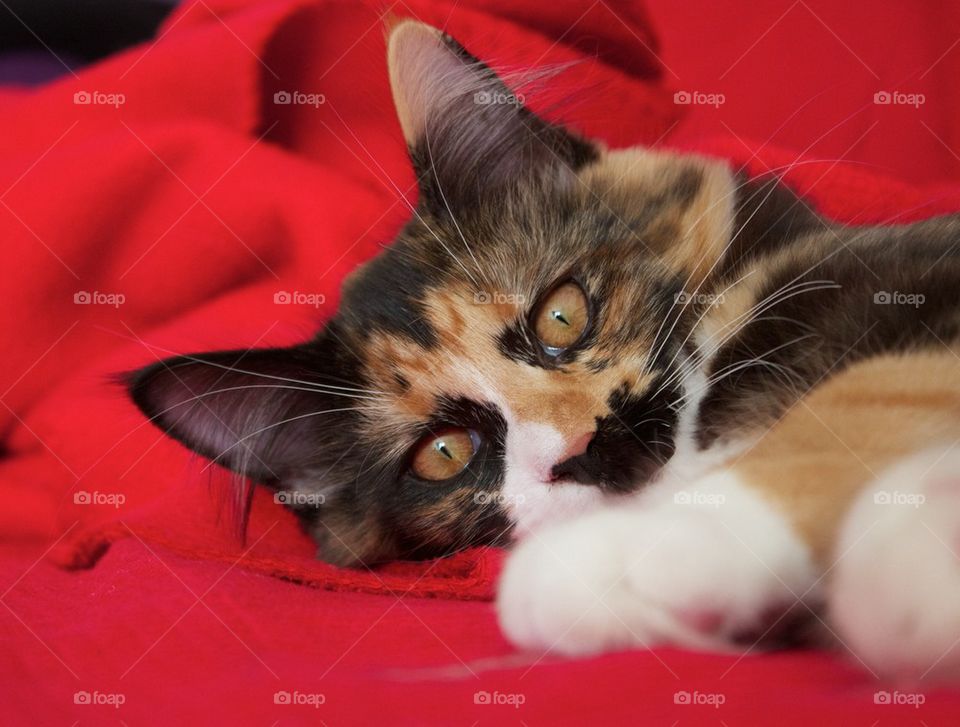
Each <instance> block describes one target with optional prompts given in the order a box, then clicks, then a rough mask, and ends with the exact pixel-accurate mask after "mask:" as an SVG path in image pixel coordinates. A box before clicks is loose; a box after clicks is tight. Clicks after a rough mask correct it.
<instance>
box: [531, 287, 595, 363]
mask: <svg viewBox="0 0 960 727" xmlns="http://www.w3.org/2000/svg"><path fill="white" fill-rule="evenodd" d="M589 318H590V304H589V302H588V301H587V296H586V295H585V294H584V292H583V288H581V287H580V286H579V285H577V284H576V283H575V282H573V281H572V280H571V281H568V282H566V283H563V284H561V285H558V286H557V287H556V288H554V289H553V290H551V291H550V292H549V293H547V295H546V296H545V297H544V298H543V299H542V300H541V301H540V303H539V304H538V305H537V307H536V309H535V310H534V312H533V317H532V318H531V323H532V325H533V330H534V332H535V333H536V334H537V338H539V339H540V343H541V344H542V345H543V349H544V351H546V352H547V353H548V354H550V355H551V356H557V355H559V354H560V353H562V352H563V351H564V350H566V349H567V348H570V346H572V345H573V344H575V343H576V342H577V341H579V340H580V338H581V337H582V336H583V334H584V332H585V331H586V329H587V322H588V320H589Z"/></svg>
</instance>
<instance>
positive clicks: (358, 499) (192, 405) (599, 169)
mask: <svg viewBox="0 0 960 727" xmlns="http://www.w3.org/2000/svg"><path fill="white" fill-rule="evenodd" d="M389 66H390V74H391V83H392V87H393V91H394V97H395V101H396V106H397V111H398V115H399V118H400V122H401V126H402V128H403V132H404V135H405V138H406V141H407V144H408V146H409V149H410V155H411V158H412V160H413V163H414V167H415V170H416V172H417V176H418V181H419V187H420V195H419V202H418V204H417V207H416V209H415V210H414V215H413V218H412V219H411V220H410V222H409V223H408V224H407V225H406V226H405V227H404V229H403V230H402V231H401V232H400V234H399V237H398V238H397V240H396V241H395V242H394V243H393V245H392V246H390V247H389V248H388V249H386V250H385V251H384V252H383V253H382V254H381V255H380V256H379V257H377V258H375V259H374V260H371V261H370V262H369V263H367V264H366V265H365V266H363V267H362V268H361V269H360V270H358V271H357V272H356V273H354V274H353V275H352V276H351V277H350V278H349V279H348V281H347V282H346V284H345V287H344V295H343V299H342V302H341V306H340V309H339V311H338V313H337V314H336V316H335V317H334V318H333V319H332V320H331V321H330V322H329V323H328V324H327V326H326V328H325V329H324V330H323V331H322V332H321V333H320V334H319V335H318V336H317V338H316V339H314V340H312V341H309V342H307V343H304V344H303V345H300V346H297V347H295V348H292V349H272V350H253V351H235V352H225V353H205V354H199V355H197V356H181V357H176V358H174V359H170V360H168V361H165V362H162V363H160V364H156V365H154V366H150V367H149V368H147V369H144V370H143V371H140V372H138V373H137V374H135V375H134V376H133V377H132V378H131V381H130V391H131V394H132V396H133V398H134V400H135V401H136V402H137V404H138V405H139V406H140V407H141V408H142V409H143V410H144V412H146V414H147V415H148V416H150V417H151V418H153V419H154V421H155V422H157V423H158V424H159V425H160V426H162V427H163V428H164V429H165V430H166V431H167V432H168V433H169V434H170V435H171V436H173V437H175V438H177V439H178V440H180V441H181V442H183V443H184V444H186V445H187V446H188V447H190V448H192V449H194V450H195V451H197V452H200V453H201V454H203V455H205V456H207V457H210V458H212V459H215V460H216V461H217V462H219V463H221V464H223V465H225V466H226V467H229V468H231V469H233V470H234V471H236V472H238V473H240V474H242V475H246V476H248V477H250V478H252V479H253V480H255V481H258V482H261V483H264V484H267V485H269V486H272V487H274V488H276V489H278V490H286V491H296V492H299V493H301V494H308V495H313V496H314V498H313V499H312V500H311V501H309V502H308V503H307V504H299V503H298V504H296V505H294V509H295V510H296V511H297V513H298V515H299V516H300V517H301V518H302V520H303V523H304V525H305V527H306V528H307V530H308V531H309V532H310V533H311V534H312V535H313V537H314V538H315V539H316V541H317V543H318V545H319V557H321V558H324V559H326V560H329V561H331V562H334V563H338V564H343V565H357V564H372V563H376V562H379V561H383V560H386V559H390V558H398V557H431V556H439V555H443V554H445V553H449V552H452V551H454V550H456V549H459V548H462V547H465V546H468V545H473V544H481V543H494V544H506V543H508V542H510V541H511V540H512V539H514V538H516V537H517V536H526V537H523V538H522V540H521V542H520V544H519V545H518V546H517V548H516V549H515V551H514V552H513V553H512V555H511V556H510V559H509V561H508V564H507V567H506V571H505V574H504V577H503V581H502V585H501V591H500V596H499V602H498V609H499V614H500V620H501V623H502V625H503V628H504V630H505V632H506V633H507V635H508V636H509V637H510V638H511V639H513V640H514V641H515V642H516V643H518V644H521V645H524V646H531V647H538V648H555V649H558V650H561V651H565V652H571V653H580V652H590V651H597V650H601V649H608V648H621V647H627V646H634V645H639V646H652V645H656V644H662V643H673V644H680V645H690V646H700V647H706V648H716V649H724V648H733V647H734V646H735V645H741V647H742V645H743V644H744V643H746V644H747V645H750V644H751V643H752V642H753V640H755V639H758V640H763V639H764V637H766V636H769V635H771V634H776V633H779V632H780V630H781V626H782V625H783V624H786V623H788V622H793V621H794V620H795V619H796V617H797V615H798V614H801V615H805V616H806V617H807V618H806V620H807V621H815V622H817V623H819V624H822V626H823V628H822V629H821V631H823V630H825V631H827V632H828V633H832V634H833V636H834V637H835V638H836V640H837V641H838V642H840V643H843V644H845V645H846V646H847V647H848V648H849V649H850V650H851V651H852V652H853V653H854V654H855V655H856V656H857V658H858V659H861V660H862V661H863V662H864V663H865V664H867V665H868V666H869V667H870V668H871V669H875V670H884V671H886V672H889V673H900V672H908V673H910V674H913V675H917V676H919V675H923V674H925V673H926V672H928V671H929V672H930V673H932V674H940V673H948V672H950V671H952V670H953V669H954V668H955V667H956V666H957V665H960V651H957V650H953V651H950V647H951V644H953V643H955V642H954V640H955V639H958V638H960V569H958V567H957V559H956V556H955V555H954V553H953V551H952V550H951V549H952V548H956V547H957V545H958V543H960V452H955V451H953V445H954V444H955V443H956V442H957V441H958V440H960V360H958V358H957V356H958V351H960V331H958V323H960V305H958V300H957V293H958V290H960V257H958V255H957V254H955V253H954V249H953V245H954V244H955V243H956V242H957V241H958V239H960V221H958V220H957V219H956V218H953V217H948V218H940V219H934V220H930V221H927V222H923V223H919V224H915V225H909V226H887V227H870V228H868V227H858V228H854V227H845V226H842V225H838V224H835V223H833V222H830V221H828V220H826V219H824V218H822V217H820V216H819V215H818V214H817V213H815V212H814V211H812V210H811V209H810V208H809V207H808V206H807V204H806V203H804V202H803V201H802V200H800V199H798V198H797V197H796V196H795V195H794V194H793V193H792V192H791V191H790V190H789V189H787V188H785V187H784V186H782V185H781V184H780V183H779V182H778V180H777V179H775V178H771V179H768V180H755V179H753V180H752V179H748V178H746V177H744V176H740V175H737V174H735V173H733V172H731V171H730V170H729V169H728V168H727V166H726V165H724V164H723V163H721V162H718V161H713V160H708V159H703V158H698V157H692V156H678V155H673V154H668V153H663V152H657V151H651V150H648V149H627V150H619V151H611V150H607V149H605V148H604V147H603V146H602V145H601V144H599V143H595V142H591V141H588V140H585V139H583V138H581V137H579V136H577V135H576V134H574V133H572V132H570V131H567V130H564V129H563V128H561V127H559V126H556V125H553V124H550V123H548V122H546V121H544V120H542V119H541V118H539V117H537V116H536V115H534V114H533V113H531V112H530V111H528V110H527V109H526V108H525V107H523V106H522V105H518V104H517V103H516V102H515V97H512V96H511V95H510V91H509V89H508V88H507V87H506V86H505V85H504V84H503V83H502V82H501V81H500V79H499V78H498V77H497V76H496V75H494V74H493V72H492V71H490V70H489V69H488V68H487V67H486V66H485V65H483V64H482V63H480V62H479V61H477V59H475V58H473V57H472V56H470V55H469V54H468V53H467V52H466V51H465V50H464V49H463V48H462V47H461V46H459V45H458V44H457V43H456V42H455V41H453V40H452V39H450V38H449V37H447V36H444V35H442V34H441V33H440V32H439V31H436V30H434V29H432V28H429V27H427V26H424V25H421V24H419V23H415V22H411V21H405V22H401V23H399V24H397V25H395V27H393V28H392V30H391V33H390V37H389ZM491 100H493V102H491ZM563 280H576V281H577V282H578V284H579V285H580V286H582V288H583V290H584V291H586V293H587V295H588V297H589V300H590V308H591V324H590V327H589V331H588V334H587V335H586V337H585V338H584V340H582V341H580V342H579V343H578V344H577V345H576V346H574V347H573V348H571V349H569V350H568V351H566V352H564V353H562V354H560V355H559V356H556V357H552V356H545V355H544V351H543V348H542V347H541V346H540V345H539V344H538V342H537V341H536V339H535V337H534V336H533V334H532V331H531V327H530V325H529V320H528V318H529V316H530V312H531V310H532V309H533V307H534V305H535V303H536V302H537V300H538V299H540V297H541V296H542V295H543V294H544V293H545V292H547V291H549V290H550V289H551V288H553V287H554V286H555V285H557V284H558V283H559V282H561V281H563ZM883 292H887V293H894V292H900V293H907V294H911V295H917V296H923V298H922V301H923V302H922V304H920V305H910V304H904V303H903V302H902V299H898V300H899V301H900V302H896V301H894V302H892V303H890V304H883V303H882V301H883V298H882V297H880V298H878V297H877V296H878V295H879V294H881V293H883ZM913 300H914V301H916V300H920V298H916V299H913ZM448 425H455V426H463V427H470V428H472V429H474V430H476V431H478V432H480V433H481V435H482V443H481V445H480V450H479V452H478V454H477V456H476V457H475V458H474V460H473V461H472V462H471V463H470V465H469V466H468V467H467V468H466V469H465V470H464V471H463V472H462V473H461V474H460V475H458V476H456V477H454V478H453V479H451V480H448V481H445V482H427V481H423V480H420V479H418V478H417V477H415V476H413V475H412V474H411V472H410V470H409V460H410V455H409V451H410V448H411V447H412V446H413V445H414V444H415V443H416V442H417V441H418V440H419V439H420V438H421V437H423V436H424V434H426V433H428V432H430V431H432V430H435V429H436V428H438V427H442V426H448ZM585 435H587V439H586V440H584V436H585ZM585 441H589V442H590V443H589V446H587V447H586V448H584V447H583V446H581V445H577V444H575V443H576V442H585ZM911 495H912V496H917V497H913V498H912V499H911V498H910V497H909V496H911ZM318 496H322V497H318ZM920 496H922V498H923V504H922V505H921V506H919V507H914V506H913V505H914V504H915V503H916V502H917V501H918V500H919V499H920ZM885 498H886V499H888V500H891V502H892V504H889V505H885V504H884V502H885ZM318 501H322V504H320V505H317V504H316V503H317V502H318Z"/></svg>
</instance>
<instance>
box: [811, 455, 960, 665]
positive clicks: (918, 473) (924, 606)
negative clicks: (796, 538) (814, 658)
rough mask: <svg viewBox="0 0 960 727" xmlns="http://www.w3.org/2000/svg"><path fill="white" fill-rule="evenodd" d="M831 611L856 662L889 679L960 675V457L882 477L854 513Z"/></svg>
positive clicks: (931, 460) (923, 458)
mask: <svg viewBox="0 0 960 727" xmlns="http://www.w3.org/2000/svg"><path fill="white" fill-rule="evenodd" d="M837 558H838V560H837V563H836V566H835V567H834V569H833V574H832V576H833V577H832V581H831V584H830V593H829V596H828V597H829V599H830V600H829V608H830V615H831V617H832V620H833V624H834V626H835V628H836V630H837V633H838V636H839V637H840V639H841V641H842V642H843V643H844V645H845V646H846V647H847V648H848V649H849V650H850V651H851V652H852V653H853V655H854V656H855V657H856V658H857V659H858V660H860V661H862V662H863V663H864V664H866V665H867V666H868V667H869V668H870V669H871V670H873V671H874V672H876V673H877V674H879V675H881V676H885V677H892V678H901V679H911V680H913V679H941V678H947V677H953V678H958V677H960V452H958V451H948V450H947V449H946V448H943V447H938V448H934V449H931V450H928V451H926V452H922V453H920V454H917V455H914V456H912V457H909V458H907V459H905V460H903V461H901V462H899V463H898V464H896V465H895V466H893V467H892V468H890V469H889V470H887V471H886V472H885V473H883V474H882V475H881V476H880V477H879V478H878V479H877V481H876V482H875V483H874V484H873V486H872V487H871V488H870V489H868V490H867V491H865V492H864V493H863V495H861V496H860V497H859V499H858V500H857V502H856V503H855V504H854V506H853V508H851V511H850V513H849V514H848V516H847V518H846V521H845V523H844V527H843V531H842V533H841V537H840V540H839V543H838V548H837Z"/></svg>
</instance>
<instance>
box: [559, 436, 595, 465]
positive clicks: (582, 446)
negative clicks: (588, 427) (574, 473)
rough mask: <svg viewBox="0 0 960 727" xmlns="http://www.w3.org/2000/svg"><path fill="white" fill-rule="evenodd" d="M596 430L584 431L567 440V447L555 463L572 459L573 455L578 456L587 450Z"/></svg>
mask: <svg viewBox="0 0 960 727" xmlns="http://www.w3.org/2000/svg"><path fill="white" fill-rule="evenodd" d="M594 434H596V432H584V433H583V434H580V435H578V436H576V437H574V438H572V439H570V440H569V441H568V442H567V448H566V450H564V452H563V454H561V455H560V458H559V459H558V460H557V462H556V464H560V463H561V462H566V461H567V460H568V459H573V458H574V457H579V456H580V455H581V454H583V453H584V452H586V451H587V447H589V446H590V442H591V441H592V440H593V435H594Z"/></svg>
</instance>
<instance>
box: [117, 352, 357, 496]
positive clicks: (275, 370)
mask: <svg viewBox="0 0 960 727" xmlns="http://www.w3.org/2000/svg"><path fill="white" fill-rule="evenodd" d="M127 386H128V390H129V392H130V396H131V397H132V399H133V401H134V402H135V403H136V404H137V406H139V407H140V409H141V410H142V411H143V412H144V413H145V414H146V415H147V416H148V417H149V418H150V419H151V421H153V423H154V424H156V425H157V426H158V427H160V428H161V429H163V430H164V431H166V432H167V434H169V435H170V436H171V437H173V438H174V439H176V440H178V441H179V442H181V443H183V444H184V445H186V446H187V447H189V448H190V449H192V450H194V451H195V452H198V453H199V454H202V455H203V456H204V457H207V458H208V459H211V460H213V461H214V462H216V463H218V464H220V465H222V466H224V467H226V468H228V469H231V470H233V471H234V472H237V473H239V474H242V475H244V476H247V477H250V478H252V479H254V480H257V481H261V482H278V481H282V480H285V479H288V478H291V477H296V476H298V474H299V473H300V472H302V471H306V470H308V469H310V467H311V466H312V464H313V462H314V459H315V457H316V456H317V453H318V451H321V449H322V446H323V443H324V440H325V438H326V437H325V436H324V432H325V431H329V428H330V427H332V426H333V427H336V426H337V421H336V418H337V417H338V416H339V417H343V416H345V414H346V413H347V412H344V411H341V412H338V411H337V410H338V409H340V410H344V409H346V408H349V405H350V401H351V400H350V399H344V398H343V397H342V396H338V395H337V393H336V392H337V390H336V389H328V388H325V387H324V386H322V383H321V380H320V379H319V378H318V372H317V367H316V361H315V357H314V356H312V355H310V354H309V353H308V352H307V351H306V350H304V349H302V348H272V349H261V350H246V351H223V352H216V353H202V354H197V355H195V356H176V357H174V358H169V359H166V360H164V361H159V362H157V363H155V364H153V365H151V366H148V367H146V368H144V369H141V370H140V371H136V372H134V373H133V374H132V375H130V376H129V377H128V378H127Z"/></svg>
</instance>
